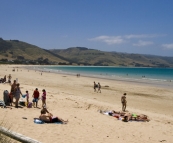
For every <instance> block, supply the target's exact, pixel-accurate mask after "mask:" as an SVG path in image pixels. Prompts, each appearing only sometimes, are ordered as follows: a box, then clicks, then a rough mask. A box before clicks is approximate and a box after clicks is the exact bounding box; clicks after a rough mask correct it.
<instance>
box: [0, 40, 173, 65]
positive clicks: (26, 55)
mask: <svg viewBox="0 0 173 143" xmlns="http://www.w3.org/2000/svg"><path fill="white" fill-rule="evenodd" d="M0 63H10V64H12V63H15V64H60V65H62V64H72V65H95V66H129V67H173V57H162V56H153V55H142V54H127V53H117V52H103V51H99V50H95V49H88V48H85V47H71V48H68V49H51V50H46V49H42V48H39V47H37V46H34V45H31V44H28V43H26V42H22V41H19V40H3V39H2V38H0Z"/></svg>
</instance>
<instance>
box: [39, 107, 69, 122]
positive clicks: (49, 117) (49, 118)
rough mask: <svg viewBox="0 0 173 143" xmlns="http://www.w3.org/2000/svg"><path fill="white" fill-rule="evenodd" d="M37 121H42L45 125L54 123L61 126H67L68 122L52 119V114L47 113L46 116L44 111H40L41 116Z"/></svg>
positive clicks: (56, 118)
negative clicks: (61, 124) (59, 123)
mask: <svg viewBox="0 0 173 143" xmlns="http://www.w3.org/2000/svg"><path fill="white" fill-rule="evenodd" d="M47 112H48V111H47ZM39 119H40V120H42V121H44V122H46V123H55V122H62V123H63V124H67V123H68V120H67V121H64V120H63V119H61V118H58V117H53V114H51V113H47V114H46V109H42V110H41V115H40V117H39Z"/></svg>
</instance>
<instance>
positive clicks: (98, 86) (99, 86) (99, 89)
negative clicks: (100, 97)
mask: <svg viewBox="0 0 173 143" xmlns="http://www.w3.org/2000/svg"><path fill="white" fill-rule="evenodd" d="M96 88H98V90H97V92H100V93H101V85H100V83H99V82H98V84H96V83H95V81H94V92H96Z"/></svg>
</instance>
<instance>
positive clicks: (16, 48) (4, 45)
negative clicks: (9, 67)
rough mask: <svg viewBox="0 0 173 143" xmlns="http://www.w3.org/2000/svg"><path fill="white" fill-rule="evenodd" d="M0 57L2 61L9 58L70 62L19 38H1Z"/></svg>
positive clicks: (14, 59) (14, 60) (20, 60)
mask: <svg viewBox="0 0 173 143" xmlns="http://www.w3.org/2000/svg"><path fill="white" fill-rule="evenodd" d="M0 59H1V61H7V60H8V61H13V62H19V63H24V64H25V63H30V64H32V63H35V64H40V63H45V64H46V63H47V64H48V63H51V64H58V63H59V62H68V61H64V60H62V59H60V58H59V57H57V56H56V55H53V54H52V53H50V52H49V51H47V50H44V49H41V48H39V47H37V46H34V45H31V44H28V43H25V42H22V41H19V40H9V41H6V40H3V39H2V38H0Z"/></svg>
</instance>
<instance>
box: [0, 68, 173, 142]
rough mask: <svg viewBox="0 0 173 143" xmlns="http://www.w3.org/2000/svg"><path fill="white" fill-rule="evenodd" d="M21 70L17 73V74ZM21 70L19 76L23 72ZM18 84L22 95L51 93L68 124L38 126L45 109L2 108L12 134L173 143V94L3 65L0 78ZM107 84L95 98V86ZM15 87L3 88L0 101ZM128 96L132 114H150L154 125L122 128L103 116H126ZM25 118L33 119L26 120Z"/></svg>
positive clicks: (52, 106) (50, 103)
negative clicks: (124, 97) (123, 104)
mask: <svg viewBox="0 0 173 143" xmlns="http://www.w3.org/2000/svg"><path fill="white" fill-rule="evenodd" d="M14 67H18V68H15V72H14V71H12V69H13V68H14ZM17 69H18V70H17ZM9 74H11V75H12V81H13V80H14V79H16V78H17V79H18V82H19V83H20V87H21V91H22V93H23V94H24V93H25V91H26V90H28V91H29V95H30V98H29V100H30V101H32V99H33V98H32V94H33V91H34V90H35V88H38V90H39V92H40V93H42V92H41V91H42V89H45V90H46V91H47V108H48V110H49V111H50V112H51V113H52V114H53V115H55V116H58V117H60V118H63V119H65V120H66V119H68V121H69V122H68V124H65V125H64V124H35V123H34V122H33V118H38V117H39V115H40V110H41V109H40V108H41V100H39V102H38V106H39V108H27V107H23V108H15V107H14V105H13V107H12V109H10V108H5V109H3V108H0V111H1V116H0V121H3V120H4V121H5V122H6V123H7V125H6V126H9V127H10V129H11V130H12V131H15V132H18V133H21V134H23V135H25V136H28V137H30V138H33V139H36V140H38V141H40V142H42V143H56V142H57V143H91V142H92V143H112V142H117V143H127V142H128V143H139V142H140V143H146V142H148V143H158V142H165V143H171V142H173V112H172V109H173V88H172V89H171V88H166V87H164V86H163V87H162V86H159V87H158V86H155V85H152V84H138V83H135V82H126V81H116V80H108V79H99V78H91V77H82V75H81V76H80V77H78V78H77V77H76V76H74V75H63V74H57V73H49V72H43V73H42V75H41V72H40V71H35V70H28V69H26V68H24V67H23V66H18V65H16V66H15V65H0V76H1V78H3V77H4V75H7V76H8V75H9ZM94 81H95V82H97V83H98V82H100V83H101V86H102V88H101V91H102V92H101V93H97V92H94V89H93V82H94ZM10 88H11V87H10V85H9V84H8V83H6V84H2V83H1V84H0V92H1V94H0V100H3V91H4V90H8V91H10ZM124 92H126V93H127V110H128V111H129V112H131V113H136V114H146V115H148V116H149V118H150V119H151V121H150V122H122V121H120V120H117V119H116V118H114V117H111V116H106V115H103V114H100V113H99V112H98V110H116V111H121V96H122V95H123V93H124ZM23 117H25V118H27V119H23Z"/></svg>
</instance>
